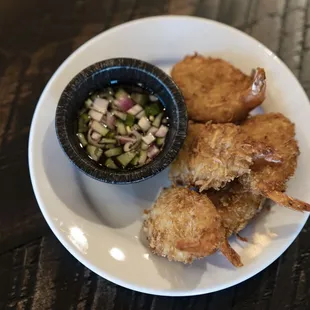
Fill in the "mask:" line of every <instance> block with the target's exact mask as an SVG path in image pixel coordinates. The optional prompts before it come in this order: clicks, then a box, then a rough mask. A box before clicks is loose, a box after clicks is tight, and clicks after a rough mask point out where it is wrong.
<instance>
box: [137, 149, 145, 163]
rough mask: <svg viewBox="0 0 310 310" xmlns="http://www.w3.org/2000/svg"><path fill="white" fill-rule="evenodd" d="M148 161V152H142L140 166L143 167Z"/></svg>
mask: <svg viewBox="0 0 310 310" xmlns="http://www.w3.org/2000/svg"><path fill="white" fill-rule="evenodd" d="M146 159H147V151H145V150H141V151H140V154H139V165H143V164H144V163H145V161H146Z"/></svg>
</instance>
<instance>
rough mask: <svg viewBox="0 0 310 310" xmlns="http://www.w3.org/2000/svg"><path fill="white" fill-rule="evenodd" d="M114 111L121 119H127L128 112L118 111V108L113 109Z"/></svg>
mask: <svg viewBox="0 0 310 310" xmlns="http://www.w3.org/2000/svg"><path fill="white" fill-rule="evenodd" d="M112 113H113V114H114V115H115V116H117V117H118V118H120V119H121V120H123V121H125V120H126V117H127V115H126V113H124V112H120V111H117V110H112Z"/></svg>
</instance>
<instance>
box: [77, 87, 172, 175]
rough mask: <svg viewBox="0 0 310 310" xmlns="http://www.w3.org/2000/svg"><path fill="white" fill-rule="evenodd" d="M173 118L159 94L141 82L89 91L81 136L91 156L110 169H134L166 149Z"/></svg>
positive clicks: (81, 117)
mask: <svg viewBox="0 0 310 310" xmlns="http://www.w3.org/2000/svg"><path fill="white" fill-rule="evenodd" d="M168 131H169V118H168V117H167V115H166V113H165V108H164V106H163V105H162V103H161V102H160V100H159V99H158V98H157V97H156V95H154V94H152V93H150V92H148V91H147V90H145V89H144V88H142V87H139V86H137V85H132V86H130V85H115V86H112V87H108V88H105V89H102V90H100V91H96V92H93V93H90V94H89V97H88V98H87V100H86V101H85V105H84V107H83V108H82V109H81V110H80V111H79V117H78V129H77V137H78V139H79V143H80V145H81V147H82V148H84V149H85V151H86V152H87V154H88V156H89V157H90V158H91V159H93V160H94V161H96V162H98V164H99V165H103V166H106V167H107V168H110V169H132V168H136V167H140V166H143V165H145V164H147V163H149V162H150V161H152V160H153V159H154V158H155V157H156V156H157V155H158V154H159V153H160V152H161V150H162V149H163V146H164V144H165V138H166V135H167V133H168Z"/></svg>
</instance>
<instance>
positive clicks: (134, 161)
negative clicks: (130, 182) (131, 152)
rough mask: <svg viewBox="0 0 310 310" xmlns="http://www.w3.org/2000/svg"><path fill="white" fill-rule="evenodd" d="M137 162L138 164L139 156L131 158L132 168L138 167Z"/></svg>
mask: <svg viewBox="0 0 310 310" xmlns="http://www.w3.org/2000/svg"><path fill="white" fill-rule="evenodd" d="M138 162H139V156H135V157H134V158H133V160H132V161H131V162H130V163H131V164H132V165H133V166H136V165H138Z"/></svg>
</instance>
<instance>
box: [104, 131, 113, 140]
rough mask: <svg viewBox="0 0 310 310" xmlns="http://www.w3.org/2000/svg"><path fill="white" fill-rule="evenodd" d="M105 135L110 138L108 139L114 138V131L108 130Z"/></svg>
mask: <svg viewBox="0 0 310 310" xmlns="http://www.w3.org/2000/svg"><path fill="white" fill-rule="evenodd" d="M106 137H107V138H110V139H112V138H114V137H115V132H113V131H110V132H108V133H107V134H106Z"/></svg>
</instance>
